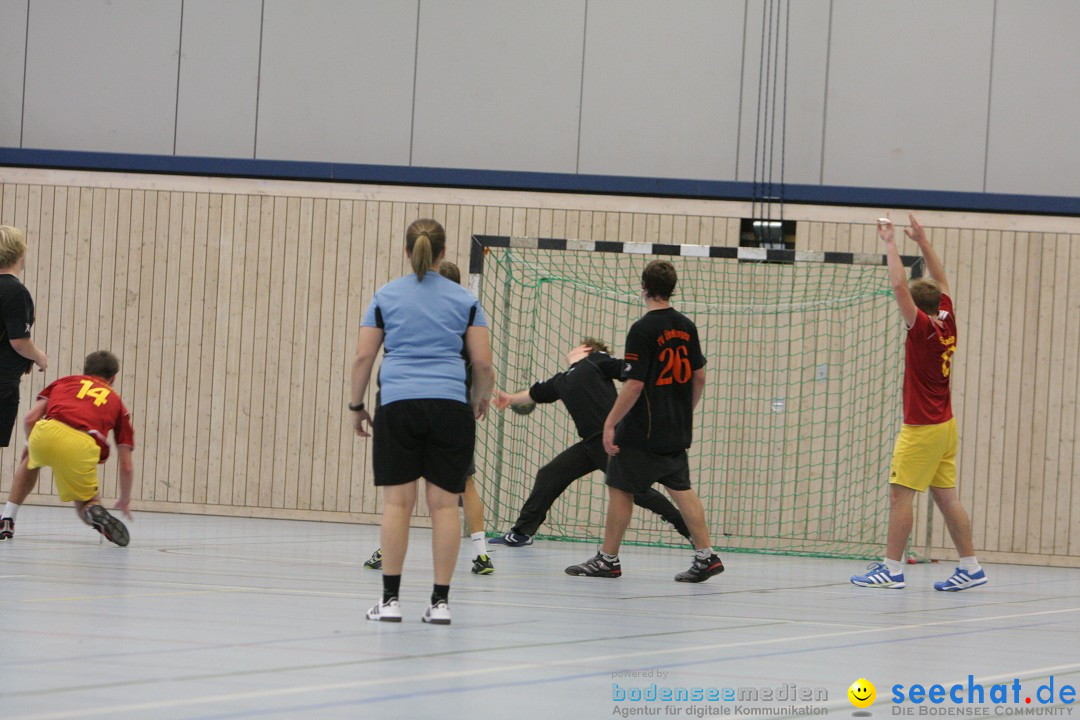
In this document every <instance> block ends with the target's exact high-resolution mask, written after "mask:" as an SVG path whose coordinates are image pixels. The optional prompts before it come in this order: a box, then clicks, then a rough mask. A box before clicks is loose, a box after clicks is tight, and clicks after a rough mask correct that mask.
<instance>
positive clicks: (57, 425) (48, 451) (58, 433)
mask: <svg viewBox="0 0 1080 720" xmlns="http://www.w3.org/2000/svg"><path fill="white" fill-rule="evenodd" d="M27 446H28V447H29V450H30V464H29V467H30V469H31V470H33V469H34V468H40V467H50V468H52V471H53V480H54V481H55V482H56V489H57V490H58V491H59V493H60V499H61V500H62V501H64V502H71V501H72V500H80V501H83V502H85V501H87V500H90V499H92V498H93V497H95V496H96V495H97V494H98V476H97V465H98V460H99V459H100V458H101V448H99V447H98V444H97V443H96V442H95V441H94V438H92V437H90V435H89V434H88V433H84V432H82V431H81V430H76V429H75V428H73V427H71V426H70V425H65V424H64V423H62V422H60V421H59V420H39V421H37V423H35V424H34V429H33V430H31V431H30V438H29V440H28V441H27Z"/></svg>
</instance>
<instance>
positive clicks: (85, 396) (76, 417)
mask: <svg viewBox="0 0 1080 720" xmlns="http://www.w3.org/2000/svg"><path fill="white" fill-rule="evenodd" d="M119 370H120V361H119V360H117V358H116V356H115V355H113V354H112V353H111V352H108V351H106V350H98V351H97V352H92V353H90V354H89V355H87V356H86V361H85V363H84V364H83V374H82V375H69V376H67V377H62V378H60V379H59V380H56V381H55V382H53V383H52V384H51V385H49V386H48V387H46V388H45V389H44V390H42V391H41V393H40V394H39V395H38V399H37V402H35V403H34V405H33V406H32V407H31V408H30V412H28V413H27V414H26V432H27V434H28V435H29V439H28V440H27V452H26V453H24V455H23V460H22V463H21V464H20V465H19V468H18V470H16V471H15V481H14V483H13V484H12V487H11V494H10V496H9V497H8V502H7V505H6V506H5V507H4V511H3V516H2V517H0V539H5V540H6V539H10V538H11V537H12V536H13V535H14V534H15V515H16V513H17V512H18V510H19V506H20V505H21V504H22V502H23V501H24V500H25V499H26V497H27V495H29V494H30V492H31V491H32V490H33V489H34V486H35V485H36V484H37V478H38V473H39V471H40V469H41V468H43V467H51V468H52V471H53V480H54V481H55V483H56V488H57V491H58V493H59V495H60V499H61V500H62V501H64V502H71V501H74V503H75V511H76V512H77V513H79V517H80V518H82V520H83V521H84V522H85V523H86V524H87V525H90V526H91V527H92V528H94V529H95V530H97V531H98V532H99V533H101V534H102V535H104V536H105V539H106V540H109V541H110V542H113V543H116V544H117V545H120V546H121V547H122V546H124V545H127V544H128V540H129V536H128V531H127V528H126V527H124V523H122V522H121V521H120V520H119V519H117V518H115V517H113V516H112V515H111V514H109V511H108V510H106V509H105V508H104V507H102V506H101V498H100V495H99V494H98V475H97V466H98V464H100V463H103V462H105V461H106V460H107V459H108V457H109V442H108V434H109V431H110V430H112V432H113V437H114V439H115V441H116V450H117V455H118V456H119V458H120V500H119V501H118V502H117V503H116V509H118V510H120V511H122V512H123V513H124V515H126V516H127V517H128V519H131V512H130V510H129V505H130V503H131V485H132V481H133V480H134V474H135V473H134V465H133V463H132V460H131V453H132V450H134V449H135V432H134V430H132V427H131V415H130V414H129V413H128V410H127V408H126V407H125V406H124V401H123V400H122V399H121V398H120V395H119V393H117V392H116V391H115V390H114V389H113V388H112V383H113V381H114V380H115V379H116V374H117V372H119Z"/></svg>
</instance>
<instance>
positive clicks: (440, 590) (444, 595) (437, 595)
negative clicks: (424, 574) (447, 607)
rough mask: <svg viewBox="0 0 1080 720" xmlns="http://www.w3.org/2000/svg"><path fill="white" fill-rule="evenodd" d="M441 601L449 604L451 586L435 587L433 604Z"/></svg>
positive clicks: (432, 593)
mask: <svg viewBox="0 0 1080 720" xmlns="http://www.w3.org/2000/svg"><path fill="white" fill-rule="evenodd" d="M440 600H442V601H443V602H447V601H449V600H450V586H449V585H435V586H434V589H433V590H432V591H431V604H432V605H434V604H435V603H437V602H439V601H440Z"/></svg>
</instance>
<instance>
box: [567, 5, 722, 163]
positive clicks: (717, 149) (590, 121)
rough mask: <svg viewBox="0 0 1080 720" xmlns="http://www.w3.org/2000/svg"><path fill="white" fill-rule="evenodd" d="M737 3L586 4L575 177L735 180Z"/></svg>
mask: <svg viewBox="0 0 1080 720" xmlns="http://www.w3.org/2000/svg"><path fill="white" fill-rule="evenodd" d="M743 10H744V3H743V2H741V1H736V0H725V2H713V1H711V0H672V1H670V2H664V3H656V2H652V1H651V0H630V1H626V0H592V2H590V3H589V18H588V30H587V33H588V42H587V47H586V51H585V78H584V90H583V93H582V108H581V138H580V142H581V151H580V158H581V160H580V164H579V169H580V172H582V173H600V174H610V175H644V176H655V177H677V178H698V179H724V180H730V179H733V178H734V177H735V155H736V141H737V138H738V125H739V88H740V74H741V72H742V35H743Z"/></svg>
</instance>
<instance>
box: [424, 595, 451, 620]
mask: <svg viewBox="0 0 1080 720" xmlns="http://www.w3.org/2000/svg"><path fill="white" fill-rule="evenodd" d="M420 619H421V620H423V621H424V622H426V623H431V624H432V625H449V624H450V605H449V604H447V602H446V601H445V600H438V601H436V602H435V603H433V604H431V605H429V606H428V609H427V610H425V611H424V616H423V617H422V618H420Z"/></svg>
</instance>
